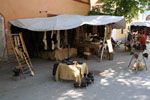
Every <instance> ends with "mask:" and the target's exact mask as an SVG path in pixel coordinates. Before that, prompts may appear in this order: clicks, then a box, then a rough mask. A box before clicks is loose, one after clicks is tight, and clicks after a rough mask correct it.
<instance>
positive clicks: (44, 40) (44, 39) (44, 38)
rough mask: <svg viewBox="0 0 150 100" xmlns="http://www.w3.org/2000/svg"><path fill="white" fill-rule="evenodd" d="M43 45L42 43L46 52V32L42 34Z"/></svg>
mask: <svg viewBox="0 0 150 100" xmlns="http://www.w3.org/2000/svg"><path fill="white" fill-rule="evenodd" d="M43 43H44V50H47V39H46V32H44V37H43Z"/></svg>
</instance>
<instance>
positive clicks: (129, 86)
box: [0, 46, 150, 100]
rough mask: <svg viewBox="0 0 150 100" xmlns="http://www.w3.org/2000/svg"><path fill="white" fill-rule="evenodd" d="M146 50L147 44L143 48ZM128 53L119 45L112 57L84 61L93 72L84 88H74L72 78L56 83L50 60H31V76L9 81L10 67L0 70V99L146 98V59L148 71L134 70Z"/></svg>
mask: <svg viewBox="0 0 150 100" xmlns="http://www.w3.org/2000/svg"><path fill="white" fill-rule="evenodd" d="M145 52H148V53H150V46H148V49H147V50H146V51H145ZM130 58H131V55H130V54H129V52H125V51H124V49H123V47H120V48H117V49H116V50H115V56H114V60H111V61H110V60H103V61H102V62H99V59H98V58H96V57H95V56H93V57H92V58H91V59H90V60H84V59H83V58H73V59H74V60H80V61H83V62H86V63H87V65H88V68H89V71H92V72H94V73H95V82H94V84H91V85H90V86H88V87H87V88H77V89H76V88H74V87H73V81H59V82H56V81H54V80H53V77H52V74H51V73H52V67H53V64H54V61H49V60H42V59H33V60H32V63H33V66H34V70H35V76H34V77H30V76H29V77H28V78H27V79H23V77H22V79H21V80H18V81H13V80H12V78H11V76H12V72H11V68H10V66H8V65H7V64H4V66H3V68H2V69H1V70H0V100H150V66H149V65H150V59H148V60H146V63H147V66H148V70H147V71H146V70H143V71H138V72H137V73H135V72H134V71H132V70H131V68H128V67H127V66H128V64H129V60H130Z"/></svg>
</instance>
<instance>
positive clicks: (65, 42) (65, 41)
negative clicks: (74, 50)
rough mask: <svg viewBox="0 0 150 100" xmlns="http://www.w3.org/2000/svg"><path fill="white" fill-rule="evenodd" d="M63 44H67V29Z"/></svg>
mask: <svg viewBox="0 0 150 100" xmlns="http://www.w3.org/2000/svg"><path fill="white" fill-rule="evenodd" d="M64 44H65V45H68V34H67V30H65V40H64Z"/></svg>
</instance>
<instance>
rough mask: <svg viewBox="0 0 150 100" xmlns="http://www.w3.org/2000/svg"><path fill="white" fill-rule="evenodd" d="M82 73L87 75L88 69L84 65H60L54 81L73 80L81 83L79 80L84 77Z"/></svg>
mask: <svg viewBox="0 0 150 100" xmlns="http://www.w3.org/2000/svg"><path fill="white" fill-rule="evenodd" d="M84 73H86V74H88V67H87V65H86V63H83V64H78V63H75V64H73V65H67V64H65V63H60V64H59V65H58V68H57V71H56V75H55V79H56V81H58V80H59V79H63V80H74V81H76V82H79V83H81V79H82V78H83V77H84Z"/></svg>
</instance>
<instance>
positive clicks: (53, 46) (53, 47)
mask: <svg viewBox="0 0 150 100" xmlns="http://www.w3.org/2000/svg"><path fill="white" fill-rule="evenodd" d="M53 34H54V32H53V31H52V33H51V40H52V50H54V49H55V45H54V40H53Z"/></svg>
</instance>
